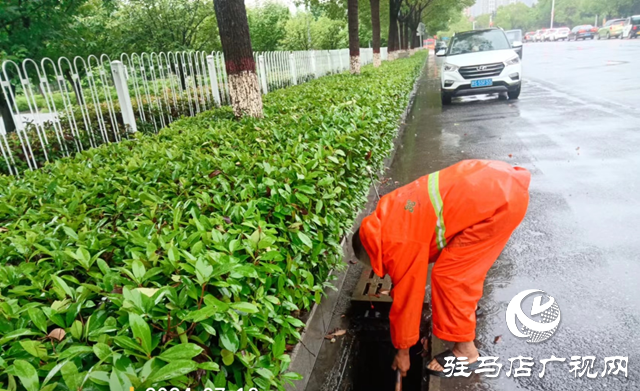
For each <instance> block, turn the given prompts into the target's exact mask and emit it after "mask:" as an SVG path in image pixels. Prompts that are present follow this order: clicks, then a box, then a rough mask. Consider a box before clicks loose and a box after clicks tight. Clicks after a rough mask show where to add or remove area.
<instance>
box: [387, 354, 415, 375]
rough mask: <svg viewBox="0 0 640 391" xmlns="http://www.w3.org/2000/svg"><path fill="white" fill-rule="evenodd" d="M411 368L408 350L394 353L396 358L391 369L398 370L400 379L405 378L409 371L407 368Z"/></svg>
mask: <svg viewBox="0 0 640 391" xmlns="http://www.w3.org/2000/svg"><path fill="white" fill-rule="evenodd" d="M410 366H411V361H410V360H409V349H400V350H398V353H396V358H394V359H393V365H391V368H393V369H394V370H397V369H399V370H400V373H401V374H402V377H405V376H407V372H408V371H409V367H410Z"/></svg>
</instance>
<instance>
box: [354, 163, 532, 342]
mask: <svg viewBox="0 0 640 391" xmlns="http://www.w3.org/2000/svg"><path fill="white" fill-rule="evenodd" d="M530 179H531V175H530V173H529V172H528V171H527V170H526V169H524V168H521V167H512V166H511V165H510V164H507V163H504V162H499V161H490V160H465V161H462V162H460V163H457V164H455V165H453V166H451V167H448V168H445V169H443V170H441V171H438V172H435V173H432V174H430V175H427V176H424V177H422V178H419V179H418V180H416V181H414V182H412V183H409V184H408V185H406V186H403V187H401V188H398V189H396V190H394V191H393V192H391V193H389V194H387V195H385V196H384V197H382V198H381V199H380V202H379V203H378V206H377V208H376V210H375V211H374V212H373V213H372V214H371V215H369V216H367V217H365V219H364V220H363V221H362V224H361V226H360V239H361V241H362V243H363V246H364V248H365V250H366V251H367V253H368V254H369V257H370V258H371V266H372V268H373V270H374V272H375V273H376V274H377V275H379V276H380V277H384V275H385V274H389V276H391V280H392V282H393V285H394V287H393V289H392V291H391V296H392V297H393V305H392V307H391V313H390V315H389V316H390V321H391V337H392V341H393V344H394V345H395V347H396V348H397V349H406V348H409V347H411V346H413V345H414V344H416V342H417V341H418V339H419V329H420V318H421V312H422V303H423V301H424V295H425V286H426V281H427V271H428V264H429V263H430V262H435V265H434V267H433V270H432V272H431V285H432V289H431V292H432V297H431V305H432V311H433V313H432V314H433V317H432V319H433V332H434V334H435V335H436V336H437V337H438V338H440V339H443V340H446V341H455V342H461V341H472V340H473V339H474V338H475V326H476V319H475V309H476V305H477V302H478V300H480V297H482V288H483V283H484V279H485V276H486V273H487V271H488V270H489V268H490V267H491V265H492V264H493V263H494V262H495V260H496V259H497V258H498V256H499V255H500V253H501V252H502V249H503V248H504V246H505V245H506V243H507V241H508V240H509V237H510V236H511V233H512V232H513V230H515V228H516V227H517V226H518V225H519V224H520V222H521V221H522V219H523V218H524V215H525V212H526V210H527V205H528V203H529V192H528V188H529V182H530Z"/></svg>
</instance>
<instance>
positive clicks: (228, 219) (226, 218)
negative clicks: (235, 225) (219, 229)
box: [222, 216, 231, 224]
mask: <svg viewBox="0 0 640 391" xmlns="http://www.w3.org/2000/svg"><path fill="white" fill-rule="evenodd" d="M222 220H224V221H225V223H227V224H231V219H230V218H228V217H227V216H223V217H222Z"/></svg>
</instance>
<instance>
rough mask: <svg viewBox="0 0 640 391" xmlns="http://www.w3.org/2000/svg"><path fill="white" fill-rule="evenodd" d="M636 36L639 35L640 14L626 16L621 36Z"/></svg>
mask: <svg viewBox="0 0 640 391" xmlns="http://www.w3.org/2000/svg"><path fill="white" fill-rule="evenodd" d="M638 36H640V15H634V16H632V17H630V18H627V22H626V23H625V25H624V30H623V33H622V37H623V38H629V39H631V38H637V37H638Z"/></svg>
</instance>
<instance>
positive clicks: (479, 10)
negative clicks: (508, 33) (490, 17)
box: [465, 0, 537, 17]
mask: <svg viewBox="0 0 640 391" xmlns="http://www.w3.org/2000/svg"><path fill="white" fill-rule="evenodd" d="M536 2H537V0H476V3H475V4H474V5H472V6H471V7H469V8H467V9H466V10H465V14H466V15H469V16H474V17H475V16H479V15H485V14H490V13H492V12H495V11H496V10H497V9H498V7H502V6H505V5H509V4H515V3H524V4H526V5H528V6H529V7H531V6H532V5H533V4H535V3H536Z"/></svg>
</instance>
